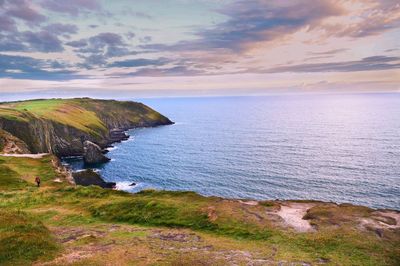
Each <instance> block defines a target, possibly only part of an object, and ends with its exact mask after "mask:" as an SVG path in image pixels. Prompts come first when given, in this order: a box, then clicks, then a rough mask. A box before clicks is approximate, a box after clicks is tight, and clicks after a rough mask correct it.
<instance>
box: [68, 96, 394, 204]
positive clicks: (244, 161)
mask: <svg viewBox="0 0 400 266" xmlns="http://www.w3.org/2000/svg"><path fill="white" fill-rule="evenodd" d="M141 101H142V102H144V103H145V104H148V105H149V106H151V107H153V108H155V109H156V110H158V111H160V112H161V113H163V114H165V115H166V116H168V117H169V118H170V119H171V120H173V121H175V122H176V124H175V125H172V126H164V127H158V128H150V129H138V130H132V131H130V132H129V133H130V134H131V135H132V138H131V139H130V140H128V141H126V142H123V143H121V144H117V145H116V148H115V149H113V150H111V151H110V153H109V154H108V156H109V157H110V158H112V161H111V162H110V163H107V164H105V165H103V166H102V167H101V168H100V171H101V173H102V175H103V176H104V177H105V179H106V180H108V181H115V182H117V183H118V187H119V188H121V189H124V190H128V191H131V192H135V191H138V190H141V189H144V188H157V189H166V190H192V191H197V192H199V193H201V194H203V195H217V196H223V197H228V198H252V199H276V198H279V199H319V200H324V201H334V202H351V203H356V204H362V205H368V206H372V207H380V208H385V207H386V208H394V209H400V94H369V95H324V96H265V97H215V98H174V99H143V100H141ZM72 165H73V167H74V168H76V169H77V168H80V167H81V162H80V161H75V162H72ZM132 182H136V183H138V185H137V186H136V187H130V186H129V184H130V183H132Z"/></svg>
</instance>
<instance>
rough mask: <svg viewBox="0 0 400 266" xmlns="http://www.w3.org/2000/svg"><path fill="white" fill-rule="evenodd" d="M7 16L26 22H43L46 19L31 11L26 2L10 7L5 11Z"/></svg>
mask: <svg viewBox="0 0 400 266" xmlns="http://www.w3.org/2000/svg"><path fill="white" fill-rule="evenodd" d="M7 15H9V16H12V17H16V18H19V19H22V20H25V21H27V22H43V21H45V20H46V17H45V16H43V15H42V14H40V13H39V12H37V11H36V10H34V9H32V8H31V7H30V6H29V5H28V4H27V3H26V2H24V3H22V4H21V5H16V6H13V7H11V8H10V9H9V10H8V11H7Z"/></svg>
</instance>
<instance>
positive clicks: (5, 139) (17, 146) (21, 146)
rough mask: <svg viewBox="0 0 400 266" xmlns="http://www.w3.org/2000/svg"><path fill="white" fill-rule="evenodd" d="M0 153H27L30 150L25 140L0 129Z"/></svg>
mask: <svg viewBox="0 0 400 266" xmlns="http://www.w3.org/2000/svg"><path fill="white" fill-rule="evenodd" d="M0 153H5V154H26V153H30V151H29V148H28V146H27V145H26V143H25V142H23V141H22V140H20V139H19V138H17V137H15V136H13V135H11V134H10V133H8V132H7V131H4V130H2V129H0Z"/></svg>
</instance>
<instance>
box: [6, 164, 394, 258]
mask: <svg viewBox="0 0 400 266" xmlns="http://www.w3.org/2000/svg"><path fill="white" fill-rule="evenodd" d="M0 159H1V160H0V217H1V218H0V242H1V243H2V245H0V264H2V262H5V261H7V262H8V263H11V264H21V265H23V264H26V263H27V262H33V261H37V262H39V263H40V262H44V261H50V262H51V263H50V265H52V264H54V265H57V264H65V263H67V262H69V263H72V264H74V265H102V264H104V262H105V261H108V262H110V261H113V262H115V263H119V264H120V265H124V264H128V262H132V261H136V262H137V263H138V264H140V265H148V264H152V265H171V264H172V265H190V264H191V265H226V264H227V263H232V262H236V263H238V264H239V265H241V264H243V265H245V264H246V263H248V262H253V263H255V262H257V261H258V262H262V263H264V264H267V263H276V262H297V263H302V262H307V263H312V264H317V263H322V262H324V263H326V264H328V265H399V262H400V255H399V254H400V242H399V240H400V235H399V234H400V232H399V230H397V231H396V230H386V231H384V233H383V236H382V237H378V236H377V235H376V233H375V232H374V231H368V230H362V229H359V228H357V226H355V217H363V216H365V217H367V216H368V215H370V212H371V210H370V209H368V208H364V207H356V206H351V205H349V206H347V205H344V206H336V205H329V204H320V205H317V206H316V207H314V208H312V210H311V211H310V213H309V214H308V215H309V216H310V217H308V218H309V219H311V221H312V223H314V224H315V225H316V226H318V231H317V232H314V233H296V232H294V231H293V230H290V229H287V228H286V229H285V228H282V227H281V226H278V225H277V223H276V221H274V220H273V219H271V217H270V215H269V214H268V213H269V212H270V211H271V210H273V209H275V208H279V203H277V202H271V201H266V202H264V203H263V204H259V205H257V206H251V205H245V204H242V203H240V202H238V201H233V200H224V199H220V198H216V197H202V196H200V195H197V194H195V193H192V192H163V191H159V192H157V191H145V192H141V193H138V194H135V195H131V194H128V193H124V192H119V191H111V190H103V189H100V188H97V187H76V188H75V187H71V186H69V185H67V184H66V183H65V182H64V183H63V184H57V183H54V182H52V179H53V178H54V177H56V176H57V175H58V174H57V173H56V172H55V171H54V169H53V168H52V164H51V157H45V158H43V159H27V158H5V157H0ZM36 174H39V175H41V176H42V180H43V181H44V182H43V183H44V186H43V187H42V188H40V189H37V188H35V187H34V184H33V177H34V176H35V175H36ZM22 180H23V181H22ZM12 220H16V221H17V220H18V221H20V222H18V224H13V223H12V222H10V221H12ZM19 223H21V225H19ZM14 228H17V229H14ZM10 237H11V238H12V239H15V241H8V239H10ZM32 239H39V240H40V241H39V244H37V242H36V241H35V243H33V241H32ZM15 246H18V249H17V250H16V251H13V252H12V253H10V250H11V248H14V247H15ZM11 254H12V255H11ZM2 260H3V261H2ZM139 262H140V263H139Z"/></svg>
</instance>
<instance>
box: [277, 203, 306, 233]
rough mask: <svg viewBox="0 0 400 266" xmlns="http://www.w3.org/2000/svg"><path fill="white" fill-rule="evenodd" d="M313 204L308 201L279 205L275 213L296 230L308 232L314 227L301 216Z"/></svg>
mask: <svg viewBox="0 0 400 266" xmlns="http://www.w3.org/2000/svg"><path fill="white" fill-rule="evenodd" d="M313 206H314V204H310V203H289V204H288V205H281V209H280V210H279V211H278V212H277V213H276V214H278V215H279V216H280V217H281V218H282V219H283V220H284V221H285V223H286V224H287V225H288V226H290V227H293V228H294V229H295V230H296V231H298V232H310V231H313V230H314V229H313V227H312V226H311V224H310V223H309V221H307V220H304V219H303V217H304V215H305V214H306V213H307V210H308V209H310V208H312V207H313Z"/></svg>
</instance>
